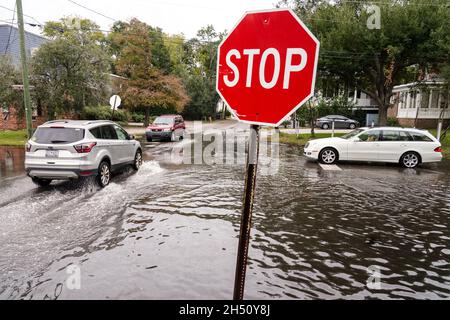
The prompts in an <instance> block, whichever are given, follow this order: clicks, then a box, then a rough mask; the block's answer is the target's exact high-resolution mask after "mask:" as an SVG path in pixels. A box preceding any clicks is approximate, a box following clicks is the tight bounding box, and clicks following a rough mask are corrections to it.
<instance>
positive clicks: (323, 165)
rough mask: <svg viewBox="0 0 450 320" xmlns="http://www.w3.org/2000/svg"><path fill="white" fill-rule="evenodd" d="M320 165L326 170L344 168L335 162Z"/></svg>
mask: <svg viewBox="0 0 450 320" xmlns="http://www.w3.org/2000/svg"><path fill="white" fill-rule="evenodd" d="M319 166H320V167H321V168H322V169H323V170H325V171H342V169H341V168H340V167H338V166H337V165H335V164H323V163H319Z"/></svg>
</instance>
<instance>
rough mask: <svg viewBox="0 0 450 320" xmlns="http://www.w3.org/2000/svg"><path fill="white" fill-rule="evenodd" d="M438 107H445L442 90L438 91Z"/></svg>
mask: <svg viewBox="0 0 450 320" xmlns="http://www.w3.org/2000/svg"><path fill="white" fill-rule="evenodd" d="M439 108H441V109H444V108H445V97H444V93H443V92H442V91H441V92H439Z"/></svg>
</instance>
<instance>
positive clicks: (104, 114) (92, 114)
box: [81, 106, 130, 123]
mask: <svg viewBox="0 0 450 320" xmlns="http://www.w3.org/2000/svg"><path fill="white" fill-rule="evenodd" d="M81 117H82V118H83V119H86V120H113V121H118V122H121V123H126V122H128V120H129V119H130V114H129V113H128V112H127V111H126V110H123V109H118V110H116V111H114V118H113V119H111V118H112V110H111V108H110V107H106V106H100V107H94V106H91V107H85V108H84V109H83V111H82V113H81Z"/></svg>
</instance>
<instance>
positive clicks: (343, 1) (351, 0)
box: [334, 0, 450, 6]
mask: <svg viewBox="0 0 450 320" xmlns="http://www.w3.org/2000/svg"><path fill="white" fill-rule="evenodd" d="M339 3H357V4H363V5H371V4H381V5H382V4H384V5H392V4H393V3H392V2H388V1H384V2H383V1H367V2H363V1H361V0H360V1H358V0H340V1H339ZM334 4H337V3H336V2H334ZM396 4H399V3H396ZM405 5H406V6H442V5H444V4H443V3H431V2H407V3H406V4H405ZM448 5H450V2H448V3H447V6H448Z"/></svg>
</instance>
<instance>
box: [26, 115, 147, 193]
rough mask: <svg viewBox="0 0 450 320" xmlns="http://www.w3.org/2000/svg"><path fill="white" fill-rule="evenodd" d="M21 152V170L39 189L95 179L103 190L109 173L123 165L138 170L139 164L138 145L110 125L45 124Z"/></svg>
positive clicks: (109, 175)
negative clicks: (63, 181) (50, 185)
mask: <svg viewBox="0 0 450 320" xmlns="http://www.w3.org/2000/svg"><path fill="white" fill-rule="evenodd" d="M25 148H26V153H25V170H26V172H27V174H28V176H30V177H31V179H32V180H33V182H34V183H36V184H38V185H39V186H48V185H49V184H50V183H51V182H52V180H71V179H78V178H80V177H87V176H96V179H97V182H98V184H99V185H100V186H101V187H105V186H106V185H108V184H109V181H110V179H111V172H112V171H115V170H117V169H120V168H122V167H124V166H126V165H131V166H132V167H133V168H134V169H135V170H138V169H139V167H140V166H141V164H142V148H141V144H140V143H139V142H138V141H136V140H135V139H134V137H133V136H130V135H129V134H128V133H127V132H126V131H125V130H124V129H122V128H121V127H120V126H119V125H117V124H116V123H114V122H112V121H103V120H101V121H87V120H80V121H74V120H56V121H49V122H46V123H44V124H43V125H41V126H39V127H38V128H37V129H36V132H35V133H34V135H33V137H32V138H31V139H30V140H29V141H28V143H27V144H26V147H25Z"/></svg>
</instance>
